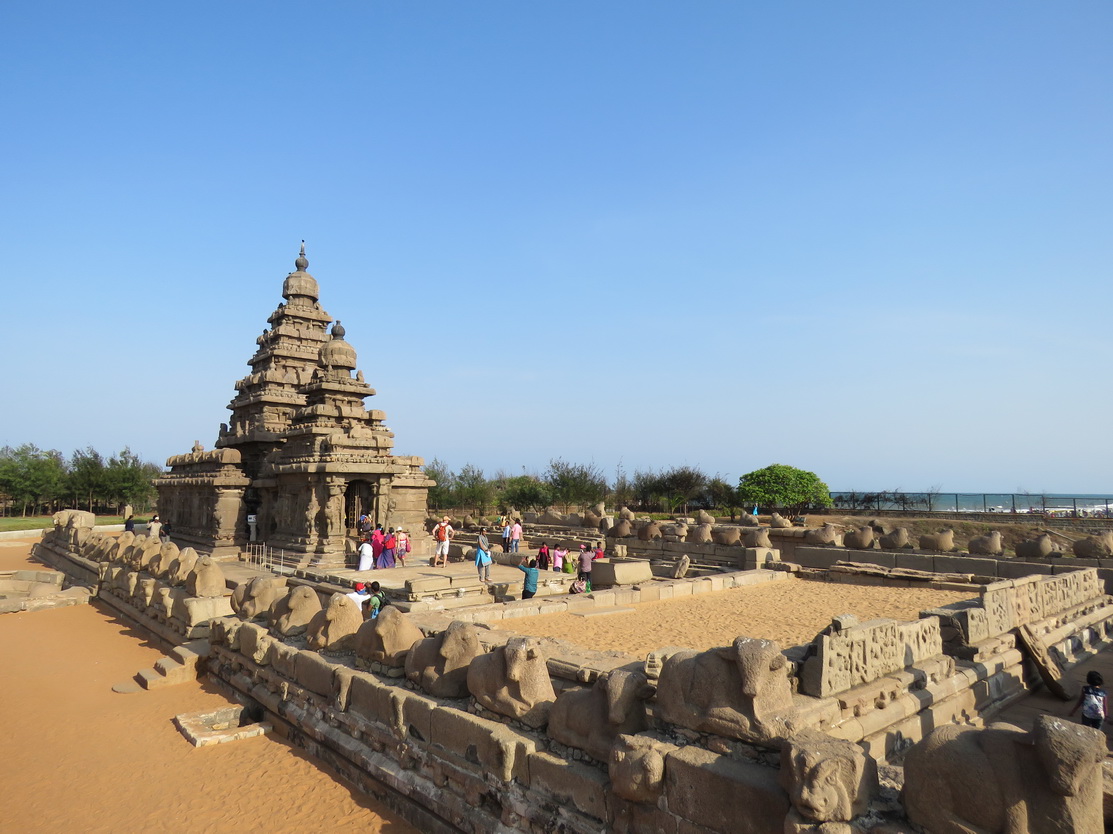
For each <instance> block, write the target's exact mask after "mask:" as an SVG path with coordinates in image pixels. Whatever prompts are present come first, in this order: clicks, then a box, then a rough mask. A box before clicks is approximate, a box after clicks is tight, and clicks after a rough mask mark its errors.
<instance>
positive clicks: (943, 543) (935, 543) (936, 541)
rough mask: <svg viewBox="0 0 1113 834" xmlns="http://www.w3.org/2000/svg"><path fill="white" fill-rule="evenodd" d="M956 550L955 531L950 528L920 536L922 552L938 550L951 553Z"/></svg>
mask: <svg viewBox="0 0 1113 834" xmlns="http://www.w3.org/2000/svg"><path fill="white" fill-rule="evenodd" d="M954 549H955V531H954V530H951V529H950V528H948V529H946V530H940V531H939V532H938V533H925V534H924V535H922V536H920V550H936V551H939V552H941V553H950V552H951V551H952V550H954Z"/></svg>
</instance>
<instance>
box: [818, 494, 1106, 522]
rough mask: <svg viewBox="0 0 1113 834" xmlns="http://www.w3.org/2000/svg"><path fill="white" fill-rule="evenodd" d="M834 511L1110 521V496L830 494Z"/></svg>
mask: <svg viewBox="0 0 1113 834" xmlns="http://www.w3.org/2000/svg"><path fill="white" fill-rule="evenodd" d="M831 500H833V501H834V502H835V508H836V509H845V510H866V511H874V512H879V513H880V512H894V511H898V512H929V513H1008V514H1010V515H1014V514H1015V515H1021V514H1035V515H1040V516H1050V517H1063V518H1113V495H1099V494H1078V495H1067V494H1061V493H1060V494H1035V493H1029V492H896V491H891V492H886V491H881V492H855V491H849V492H832V493H831Z"/></svg>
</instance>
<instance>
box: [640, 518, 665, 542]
mask: <svg viewBox="0 0 1113 834" xmlns="http://www.w3.org/2000/svg"><path fill="white" fill-rule="evenodd" d="M659 538H661V525H660V524H658V523H657V522H656V521H647V522H645V523H644V524H642V525H641V526H640V527H638V539H639V540H641V541H643V542H651V541H655V540H657V539H659Z"/></svg>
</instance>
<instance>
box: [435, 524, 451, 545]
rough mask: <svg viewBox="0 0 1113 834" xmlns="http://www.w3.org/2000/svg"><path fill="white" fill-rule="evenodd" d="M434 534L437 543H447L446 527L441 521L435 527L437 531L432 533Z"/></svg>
mask: <svg viewBox="0 0 1113 834" xmlns="http://www.w3.org/2000/svg"><path fill="white" fill-rule="evenodd" d="M434 533H435V535H436V537H437V541H439V542H446V541H448V525H447V524H445V523H444V522H443V521H442V522H441V523H440V524H438V525H437V529H436V530H435V531H434Z"/></svg>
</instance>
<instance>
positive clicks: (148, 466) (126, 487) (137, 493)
mask: <svg viewBox="0 0 1113 834" xmlns="http://www.w3.org/2000/svg"><path fill="white" fill-rule="evenodd" d="M161 473H162V467H161V466H159V465H158V464H155V463H144V462H143V461H141V460H140V459H139V456H138V455H136V454H135V453H134V452H132V451H131V449H129V448H127V447H125V448H124V450H123V451H122V452H120V453H119V454H116V455H113V456H112V457H111V458H109V459H108V466H106V467H105V485H106V491H107V494H108V497H109V499H110V500H112V501H114V502H115V503H116V504H117V506H122V505H124V504H131V505H133V506H135V507H136V508H140V507H142V508H147V507H150V506H151V502H152V501H153V500H154V497H155V487H154V484H153V483H152V482H153V481H154V479H155V478H157V477H158V476H159V475H160V474H161Z"/></svg>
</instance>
